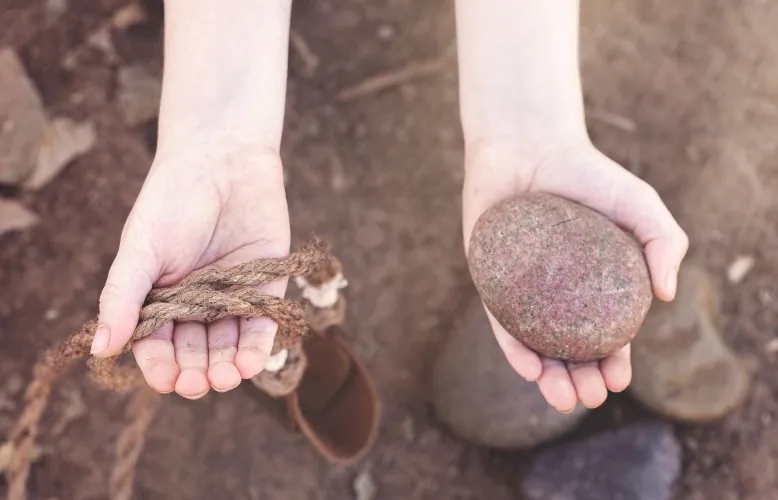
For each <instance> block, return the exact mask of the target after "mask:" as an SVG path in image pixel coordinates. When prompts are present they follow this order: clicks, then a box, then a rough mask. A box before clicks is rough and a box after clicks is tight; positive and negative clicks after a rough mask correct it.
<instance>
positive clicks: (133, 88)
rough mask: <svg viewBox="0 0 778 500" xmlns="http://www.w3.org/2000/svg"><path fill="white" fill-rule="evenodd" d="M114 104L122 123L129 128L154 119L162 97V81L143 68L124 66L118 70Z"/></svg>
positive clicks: (139, 66)
mask: <svg viewBox="0 0 778 500" xmlns="http://www.w3.org/2000/svg"><path fill="white" fill-rule="evenodd" d="M118 80H119V89H118V95H117V98H116V99H117V101H116V104H117V106H118V107H119V112H120V113H121V115H122V118H123V119H124V122H125V123H126V124H127V125H130V126H131V127H134V126H135V125H140V124H141V123H145V122H148V121H150V120H153V119H154V118H156V116H157V114H158V113H159V100H160V98H161V96H162V80H161V79H160V77H159V76H157V75H155V74H152V73H151V72H150V71H149V70H148V69H147V68H146V67H145V66H142V65H132V66H125V67H123V68H121V69H120V70H119V77H118Z"/></svg>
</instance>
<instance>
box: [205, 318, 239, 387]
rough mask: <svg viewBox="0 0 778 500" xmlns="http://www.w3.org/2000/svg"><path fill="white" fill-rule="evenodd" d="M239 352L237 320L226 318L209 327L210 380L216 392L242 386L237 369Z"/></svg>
mask: <svg viewBox="0 0 778 500" xmlns="http://www.w3.org/2000/svg"><path fill="white" fill-rule="evenodd" d="M237 352H238V320H237V319H235V318H225V319H221V320H219V321H215V322H213V323H211V324H210V325H208V380H209V382H210V383H211V387H213V388H214V390H216V391H219V392H225V391H229V390H230V389H234V388H235V387H237V386H238V385H239V384H240V381H241V378H240V373H238V369H237V368H236V367H235V354H236V353H237Z"/></svg>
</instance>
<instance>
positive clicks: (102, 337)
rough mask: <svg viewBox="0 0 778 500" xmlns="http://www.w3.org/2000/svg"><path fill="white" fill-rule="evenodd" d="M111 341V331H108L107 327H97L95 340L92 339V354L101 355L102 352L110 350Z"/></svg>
mask: <svg viewBox="0 0 778 500" xmlns="http://www.w3.org/2000/svg"><path fill="white" fill-rule="evenodd" d="M110 341H111V331H110V330H109V329H108V327H107V326H105V325H100V326H98V327H97V331H96V332H95V338H94V339H92V349H91V351H90V352H91V353H92V354H100V353H101V352H103V351H105V350H106V349H108V344H109V343H110Z"/></svg>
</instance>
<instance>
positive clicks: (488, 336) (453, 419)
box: [432, 297, 587, 449]
mask: <svg viewBox="0 0 778 500" xmlns="http://www.w3.org/2000/svg"><path fill="white" fill-rule="evenodd" d="M432 403H433V406H434V408H435V412H436V414H437V415H438V418H439V419H440V420H441V421H442V422H443V423H444V424H445V425H446V426H447V427H448V428H449V429H450V430H451V431H452V432H453V433H454V434H456V435H458V436H459V437H461V438H463V439H465V440H467V441H470V442H472V443H474V444H477V445H481V446H488V447H493V448H502V449H512V448H513V449H517V448H527V447H532V446H535V445H537V444H539V443H542V442H544V441H547V440H549V439H553V438H556V437H559V436H560V435H562V434H564V433H566V432H567V431H569V430H570V429H571V428H573V427H574V426H575V425H576V424H577V423H578V422H579V421H580V420H581V419H582V417H583V416H584V415H586V413H587V410H586V409H585V408H584V407H583V406H580V405H579V406H578V407H577V408H576V410H574V411H573V413H570V414H563V413H559V412H558V411H557V410H555V409H554V408H553V407H552V406H551V405H549V404H548V403H547V402H546V400H545V399H544V398H543V395H542V394H541V393H540V390H539V389H538V387H537V384H535V383H530V382H527V381H525V380H524V379H522V378H521V377H520V376H519V375H518V374H517V373H516V372H515V371H514V370H513V368H511V366H510V365H509V364H508V361H507V360H506V359H505V355H504V354H503V352H502V350H501V349H500V346H499V345H498V344H497V341H496V340H495V338H494V334H493V333H492V330H491V326H490V324H489V319H488V318H487V316H486V311H485V310H484V308H483V305H482V304H481V301H480V300H478V298H477V297H474V300H472V302H471V304H470V305H469V306H468V307H467V309H465V310H464V314H463V315H462V317H461V318H459V321H458V324H457V325H456V327H455V328H454V329H453V331H452V333H451V335H450V336H449V338H448V339H447V340H446V343H445V344H444V346H443V348H442V350H441V352H440V353H439V354H438V356H437V358H436V360H435V363H434V366H433V368H432Z"/></svg>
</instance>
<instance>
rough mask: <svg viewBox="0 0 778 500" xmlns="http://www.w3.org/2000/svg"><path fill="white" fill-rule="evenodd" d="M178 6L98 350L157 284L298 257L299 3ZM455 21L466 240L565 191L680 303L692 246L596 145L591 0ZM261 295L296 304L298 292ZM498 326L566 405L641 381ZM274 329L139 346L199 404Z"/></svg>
mask: <svg viewBox="0 0 778 500" xmlns="http://www.w3.org/2000/svg"><path fill="white" fill-rule="evenodd" d="M165 9H166V15H165V19H166V21H165V22H166V26H165V71H164V83H163V96H162V103H161V108H160V123H159V141H158V143H159V146H158V151H157V155H156V157H155V159H154V163H153V165H152V167H151V170H150V172H149V175H148V177H147V179H146V182H145V184H144V186H143V189H142V190H141V193H140V195H139V196H138V199H137V201H136V203H135V206H134V207H133V209H132V212H131V213H130V215H129V217H128V219H127V223H126V225H125V228H124V231H123V233H122V238H121V243H120V246H119V251H118V253H117V256H116V259H115V261H114V263H113V265H112V266H111V270H110V272H109V275H108V278H107V281H106V285H105V288H104V290H103V293H102V295H101V300H100V325H101V327H100V329H99V330H98V334H97V335H96V337H95V341H94V343H93V353H94V355H95V356H99V357H105V356H110V355H113V354H116V353H118V352H119V350H120V349H121V347H122V346H123V345H124V344H125V343H126V341H127V340H128V339H129V337H130V334H131V332H132V330H133V328H134V326H135V324H136V322H137V319H138V312H139V310H140V306H141V304H142V302H143V299H144V298H145V296H146V294H147V293H148V291H149V290H150V289H151V287H152V286H154V285H167V284H171V283H174V282H176V281H178V280H180V279H181V278H183V277H184V276H186V275H187V274H188V273H190V272H191V271H193V270H195V269H199V268H202V267H207V266H217V267H229V266H232V265H235V264H238V263H240V262H244V261H247V260H250V259H254V258H260V257H271V256H280V255H285V254H287V253H288V252H289V250H290V231H289V218H288V211H287V205H286V195H285V192H284V184H283V173H282V165H281V160H280V156H279V146H280V142H281V131H282V127H283V119H284V100H285V92H286V73H287V53H288V35H289V21H290V10H291V0H277V1H268V0H232V1H230V2H229V6H227V5H226V4H225V3H224V2H214V1H212V0H166V1H165ZM456 10H457V39H458V47H459V51H458V52H459V72H460V101H461V102H460V106H461V117H462V127H463V131H464V137H465V160H464V163H465V171H466V175H465V182H464V186H463V229H464V231H463V232H464V234H463V236H464V242H467V241H469V236H470V232H471V230H472V227H473V225H474V224H475V221H476V220H477V219H478V216H479V215H480V214H481V213H483V211H484V210H486V209H487V208H489V207H490V206H492V205H493V204H495V203H496V202H498V201H500V200H502V199H504V198H506V197H508V196H511V195H514V194H517V193H522V192H526V191H543V192H548V193H552V194H556V195H559V196H562V197H565V198H569V199H572V200H575V201H578V202H580V203H582V204H584V205H587V206H589V207H591V208H593V209H594V210H597V211H598V212H600V213H602V214H604V215H605V216H607V217H609V218H610V219H611V220H613V221H614V222H616V223H617V224H619V225H620V226H622V227H623V228H624V229H626V230H628V231H631V232H632V233H634V234H635V236H636V237H637V239H638V240H639V241H640V242H641V243H642V244H643V247H644V251H645V254H646V259H647V262H648V266H649V270H650V273H651V279H652V283H653V288H654V293H655V295H656V296H657V297H658V298H659V299H661V300H672V299H673V297H674V295H675V288H676V279H677V273H678V268H679V266H680V264H681V261H682V260H683V258H684V256H685V254H686V250H687V247H688V239H687V237H686V235H685V233H684V232H683V230H682V229H681V228H680V226H679V225H678V224H677V222H676V221H675V220H674V218H673V216H672V215H671V214H670V212H669V211H668V209H667V208H666V207H665V205H664V204H663V203H662V201H661V199H660V198H659V196H658V195H657V194H656V192H655V191H654V190H653V189H652V188H651V187H650V186H649V185H648V184H646V183H645V182H643V181H642V180H640V179H638V178H637V177H635V176H633V175H632V174H630V173H629V172H628V171H626V170H625V169H623V168H622V167H621V166H619V165H617V164H616V163H614V162H613V161H611V160H610V159H608V158H607V157H606V156H605V155H603V154H602V153H600V152H599V151H598V150H597V149H596V148H595V147H594V146H593V145H592V144H591V142H590V140H589V138H588V134H587V131H586V126H585V122H584V109H583V102H582V96H581V83H580V75H579V68H578V1H577V0H546V1H544V2H537V1H533V0H457V2H456ZM465 247H466V245H465ZM263 290H264V291H266V292H268V293H273V294H276V295H278V296H283V295H284V293H285V290H286V281H282V282H278V283H274V284H271V285H267V286H265V287H263ZM491 319H492V326H493V330H494V333H495V337H496V338H497V341H498V343H499V344H500V346H501V347H502V350H503V352H504V353H505V356H506V359H507V360H508V362H509V363H510V364H511V366H512V367H513V368H514V369H515V370H516V372H517V373H518V374H519V375H521V376H522V377H524V378H525V379H527V380H530V381H536V382H537V384H538V385H539V387H540V389H541V392H542V393H543V395H544V396H545V398H546V399H547V401H548V402H549V404H551V405H553V406H554V407H555V408H556V409H557V410H559V411H562V412H568V411H572V409H574V408H575V406H576V405H577V404H579V403H580V404H583V405H584V406H587V407H590V408H595V407H597V406H600V405H601V404H602V403H603V402H604V401H605V399H606V398H607V395H608V391H612V392H619V391H623V390H624V389H625V388H626V387H627V386H628V385H629V383H630V380H631V365H630V351H629V346H627V347H625V348H624V349H622V350H621V351H620V352H619V353H617V354H615V355H613V356H611V357H610V358H608V359H605V360H602V361H600V362H596V363H584V364H571V363H567V364H565V363H562V362H559V361H555V360H550V359H543V358H541V357H539V356H538V355H536V354H535V353H533V352H532V351H530V350H529V349H527V348H526V347H524V346H523V345H522V344H521V343H519V342H518V341H516V340H515V339H513V337H511V336H510V335H509V334H508V333H507V332H506V331H505V330H504V329H502V328H501V327H500V326H499V324H498V323H497V322H496V321H494V319H493V318H491ZM275 330H276V327H275V325H274V324H273V323H272V322H271V321H269V320H267V319H263V318H259V319H254V320H251V321H246V320H237V319H227V320H222V321H219V322H217V323H214V324H211V325H207V326H206V325H204V324H201V323H198V322H184V323H176V324H175V325H174V324H170V325H168V326H167V327H165V328H163V329H161V330H160V331H158V332H156V333H155V334H154V335H153V336H152V337H151V338H148V339H144V340H142V341H140V342H137V343H136V344H135V346H134V348H133V353H134V355H135V359H136V361H137V363H138V366H139V367H140V369H141V371H142V372H143V374H144V377H145V379H146V381H147V383H148V384H149V385H150V386H151V387H152V388H154V389H155V390H157V391H159V392H163V393H166V392H173V391H175V392H176V393H178V394H180V395H181V396H183V397H186V398H190V399H197V398H199V397H202V396H204V395H205V394H206V393H207V392H208V391H209V390H210V389H211V388H212V389H214V390H216V391H220V392H223V391H228V390H230V389H233V388H235V387H236V386H237V385H238V384H239V383H240V382H241V380H242V379H246V378H250V377H252V376H254V375H256V374H257V373H259V372H260V371H261V370H262V369H263V367H264V364H265V361H266V360H267V357H268V355H269V352H270V349H271V347H272V343H273V338H274V335H275Z"/></svg>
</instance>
